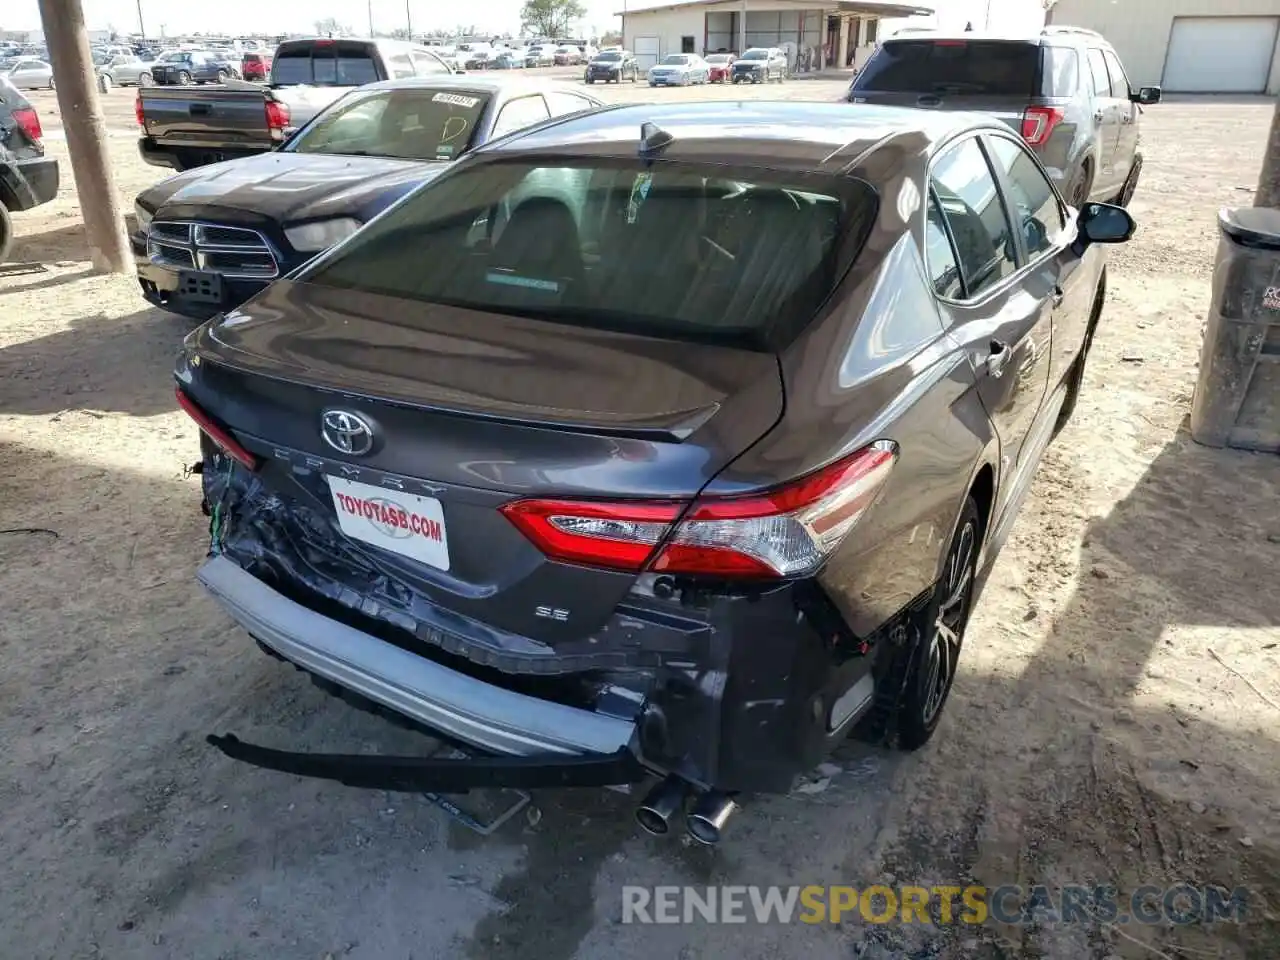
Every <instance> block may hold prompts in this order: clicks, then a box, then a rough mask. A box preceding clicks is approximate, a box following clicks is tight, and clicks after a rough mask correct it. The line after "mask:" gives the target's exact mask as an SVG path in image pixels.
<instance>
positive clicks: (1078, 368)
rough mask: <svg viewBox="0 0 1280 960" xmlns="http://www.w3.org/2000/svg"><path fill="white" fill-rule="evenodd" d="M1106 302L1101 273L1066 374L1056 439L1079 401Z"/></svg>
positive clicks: (1104, 280)
mask: <svg viewBox="0 0 1280 960" xmlns="http://www.w3.org/2000/svg"><path fill="white" fill-rule="evenodd" d="M1106 302H1107V274H1106V271H1105V270H1104V271H1103V274H1102V279H1101V280H1099V281H1098V292H1097V293H1096V294H1094V297H1093V309H1091V310H1090V311H1089V326H1088V327H1087V328H1085V334H1084V345H1083V346H1081V347H1080V355H1079V356H1078V357H1076V360H1075V363H1073V364H1071V369H1070V370H1069V371H1068V372H1067V395H1066V397H1064V398H1063V401H1062V409H1061V410H1059V411H1058V422H1057V423H1055V424H1054V425H1053V436H1054V437H1056V436H1057V435H1058V434H1060V433H1061V432H1062V431H1063V429H1065V428H1066V426H1067V424H1068V423H1070V422H1071V415H1072V414H1073V413H1075V412H1076V401H1078V400H1079V399H1080V390H1081V388H1082V387H1083V386H1084V368H1085V364H1086V363H1087V362H1088V360H1089V350H1090V349H1091V348H1092V347H1093V334H1094V331H1096V330H1097V329H1098V320H1099V319H1100V318H1101V317H1102V307H1103V305H1104V304H1105V303H1106Z"/></svg>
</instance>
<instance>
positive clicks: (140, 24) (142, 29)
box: [138, 0, 147, 40]
mask: <svg viewBox="0 0 1280 960" xmlns="http://www.w3.org/2000/svg"><path fill="white" fill-rule="evenodd" d="M138 33H140V34H141V35H142V39H143V40H145V39H147V26H146V24H144V23H143V22H142V0H138Z"/></svg>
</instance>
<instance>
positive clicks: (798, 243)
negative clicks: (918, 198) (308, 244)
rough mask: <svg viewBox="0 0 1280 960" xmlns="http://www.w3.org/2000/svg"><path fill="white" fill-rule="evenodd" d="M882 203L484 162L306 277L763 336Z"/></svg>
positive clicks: (664, 328) (439, 299)
mask: <svg viewBox="0 0 1280 960" xmlns="http://www.w3.org/2000/svg"><path fill="white" fill-rule="evenodd" d="M875 210H876V194H875V191H874V190H873V189H872V188H871V187H870V186H869V185H867V184H865V183H863V182H862V181H859V180H853V179H849V178H840V179H837V178H834V177H825V176H820V175H809V176H805V177H803V178H801V177H798V176H792V177H789V178H784V179H778V178H777V177H775V175H773V174H771V173H766V172H764V171H760V170H743V171H741V172H740V173H735V172H734V171H732V170H731V169H730V168H715V169H708V168H702V167H694V166H689V165H684V164H674V163H661V164H656V165H654V166H653V167H646V166H644V165H643V164H641V163H639V162H633V161H624V160H618V161H601V162H600V165H593V166H586V165H573V166H567V165H560V164H557V165H555V166H535V165H530V164H528V163H521V162H512V161H503V162H491V163H488V164H484V165H481V166H473V167H470V168H460V169H458V170H456V171H455V172H454V173H453V174H452V175H446V176H445V177H442V178H441V179H440V180H438V181H436V182H434V183H433V184H430V185H428V186H427V187H425V188H423V189H420V190H419V191H418V192H417V193H415V194H413V195H412V196H411V197H410V198H409V199H408V200H407V201H406V202H404V203H403V204H401V205H400V206H398V207H396V208H394V209H393V210H392V211H391V212H390V213H388V214H387V215H386V216H384V217H381V218H379V219H378V220H377V221H376V222H374V223H373V224H370V226H369V227H368V228H366V229H365V230H363V231H361V232H360V233H359V234H358V235H357V236H356V237H355V238H353V239H352V240H351V241H350V242H349V243H348V244H346V245H345V246H344V247H343V248H342V249H340V250H339V251H337V252H336V253H335V254H334V255H333V256H332V257H329V258H326V259H325V260H322V261H318V262H317V263H316V264H315V265H314V266H313V267H312V268H310V269H309V270H307V271H306V272H304V274H302V275H301V276H300V278H299V279H301V280H303V281H306V282H309V283H316V284H324V285H328V286H337V287H343V288H350V289H357V290H368V291H370V292H375V293H381V294H385V295H389V296H394V297H402V298H406V299H412V300H422V301H428V302H432V303H441V304H451V305H455V306H462V307H468V308H473V309H477V310H486V311H490V312H495V313H507V314H515V315H519V316H528V317H534V318H538V319H545V320H550V321H553V322H557V323H567V324H573V325H576V326H593V327H602V328H608V329H615V330H625V331H630V332H635V333H641V334H647V335H653V336H664V337H672V338H677V339H690V340H707V341H717V342H735V343H741V344H743V345H747V346H756V347H759V348H763V349H770V348H774V347H776V345H777V344H778V343H780V342H785V341H787V340H789V339H790V337H791V336H793V335H794V333H795V332H796V331H797V330H798V329H800V328H801V327H803V325H804V324H806V323H808V321H809V320H810V319H811V318H812V317H813V315H814V313H815V312H816V310H817V309H818V307H819V306H820V305H821V304H822V302H823V301H824V300H825V299H826V297H827V296H828V295H829V293H830V292H831V290H832V288H833V285H834V284H835V282H836V280H837V279H838V275H839V273H840V272H841V271H842V270H843V268H844V267H845V266H847V265H848V263H849V262H851V259H852V257H853V255H854V253H855V252H856V250H857V248H858V247H860V246H861V243H862V240H863V239H864V237H865V234H866V231H867V229H868V228H869V226H870V224H871V222H872V221H873V219H874V216H875Z"/></svg>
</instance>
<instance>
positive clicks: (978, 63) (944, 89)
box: [853, 39, 1040, 97]
mask: <svg viewBox="0 0 1280 960" xmlns="http://www.w3.org/2000/svg"><path fill="white" fill-rule="evenodd" d="M1039 67H1040V47H1039V45H1038V44H1035V43H1019V42H1010V41H1002V40H933V39H930V40H895V41H893V42H890V43H886V44H884V45H883V46H881V47H880V49H879V50H877V51H876V52H875V54H874V55H872V57H871V59H870V60H868V61H867V65H866V66H865V67H863V69H862V72H861V73H859V74H858V78H857V79H856V80H854V82H853V89H854V90H865V91H868V92H879V93H956V94H965V93H972V94H982V95H991V96H1010V97H1032V96H1035V95H1036V92H1037V76H1038V73H1039Z"/></svg>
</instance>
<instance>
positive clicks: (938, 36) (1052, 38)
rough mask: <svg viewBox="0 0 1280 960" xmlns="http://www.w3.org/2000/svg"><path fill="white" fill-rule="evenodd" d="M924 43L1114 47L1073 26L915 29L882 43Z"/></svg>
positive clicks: (1089, 32)
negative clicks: (1029, 30) (1021, 30)
mask: <svg viewBox="0 0 1280 960" xmlns="http://www.w3.org/2000/svg"><path fill="white" fill-rule="evenodd" d="M921 40H925V41H929V40H950V41H953V42H957V43H962V42H965V41H968V42H974V41H996V42H1000V43H1033V44H1037V45H1039V44H1043V43H1055V44H1068V45H1070V44H1076V43H1088V44H1090V45H1092V46H1102V47H1110V46H1111V44H1110V43H1109V42H1108V41H1107V39H1106V37H1104V36H1102V35H1101V34H1099V33H1095V32H1093V31H1092V30H1082V29H1077V28H1072V27H1061V28H1053V27H1048V28H1046V29H1045V31H1044V32H1043V33H1009V32H1001V31H999V30H964V31H956V30H930V29H921V28H917V27H912V28H909V30H908V31H903V32H900V33H896V34H894V35H893V36H891V37H886V38H885V39H884V41H883V42H884V43H886V44H889V43H911V42H913V41H914V42H917V43H918V42H920V41H921Z"/></svg>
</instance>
